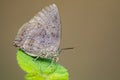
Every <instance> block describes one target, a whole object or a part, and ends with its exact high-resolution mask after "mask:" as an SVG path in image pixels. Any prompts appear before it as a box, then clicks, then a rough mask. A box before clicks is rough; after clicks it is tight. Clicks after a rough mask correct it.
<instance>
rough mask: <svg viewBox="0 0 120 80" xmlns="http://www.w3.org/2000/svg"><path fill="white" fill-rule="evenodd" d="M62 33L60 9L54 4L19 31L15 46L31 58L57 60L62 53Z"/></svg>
mask: <svg viewBox="0 0 120 80" xmlns="http://www.w3.org/2000/svg"><path fill="white" fill-rule="evenodd" d="M60 32H61V25H60V17H59V13H58V8H57V6H56V5H55V4H52V5H50V6H48V7H46V8H44V9H42V11H40V12H38V13H37V14H36V15H35V16H34V17H33V18H32V19H31V20H30V21H29V22H27V23H25V24H24V25H23V26H22V27H21V28H20V29H19V31H18V34H17V36H16V38H15V40H14V45H15V46H17V47H19V48H20V49H22V50H23V51H24V52H26V53H27V54H28V55H30V56H35V57H41V58H47V59H56V58H57V57H58V55H59V53H60V49H59V47H60Z"/></svg>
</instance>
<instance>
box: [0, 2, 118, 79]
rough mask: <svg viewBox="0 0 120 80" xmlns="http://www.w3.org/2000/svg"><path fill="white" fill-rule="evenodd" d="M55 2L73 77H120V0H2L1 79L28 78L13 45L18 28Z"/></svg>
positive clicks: (63, 62) (64, 62)
mask: <svg viewBox="0 0 120 80" xmlns="http://www.w3.org/2000/svg"><path fill="white" fill-rule="evenodd" d="M52 3H55V4H56V5H57V6H58V8H59V13H60V17H61V21H62V40H61V47H75V49H73V50H67V51H64V52H63V53H62V54H61V55H60V60H59V63H60V64H61V65H63V66H64V67H66V68H67V69H68V71H69V74H70V80H120V0H0V80H8V79H9V80H24V75H25V72H23V71H22V70H21V69H20V68H19V66H18V64H17V60H16V51H17V48H15V47H14V46H13V45H12V41H13V40H14V38H15V36H16V34H17V32H18V29H19V28H20V27H21V26H22V25H23V24H24V23H25V22H27V21H29V20H30V19H31V18H32V17H33V16H34V15H35V14H36V13H37V12H38V11H40V10H41V9H42V8H44V7H45V6H48V5H50V4H52Z"/></svg>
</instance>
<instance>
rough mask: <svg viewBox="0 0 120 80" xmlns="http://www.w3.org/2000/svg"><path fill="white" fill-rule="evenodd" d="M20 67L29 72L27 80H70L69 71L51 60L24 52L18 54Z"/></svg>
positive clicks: (20, 51) (19, 51)
mask: <svg viewBox="0 0 120 80" xmlns="http://www.w3.org/2000/svg"><path fill="white" fill-rule="evenodd" d="M17 61H18V64H19V66H20V67H21V68H22V69H23V70H24V71H25V72H27V75H26V76H25V79H26V80H69V75H68V72H67V70H66V69H65V68H64V67H63V66H61V65H60V64H58V63H56V62H53V63H51V60H48V59H43V58H38V59H37V60H35V58H34V57H31V56H29V55H27V54H26V53H25V52H23V51H22V50H20V49H19V50H18V52H17Z"/></svg>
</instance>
